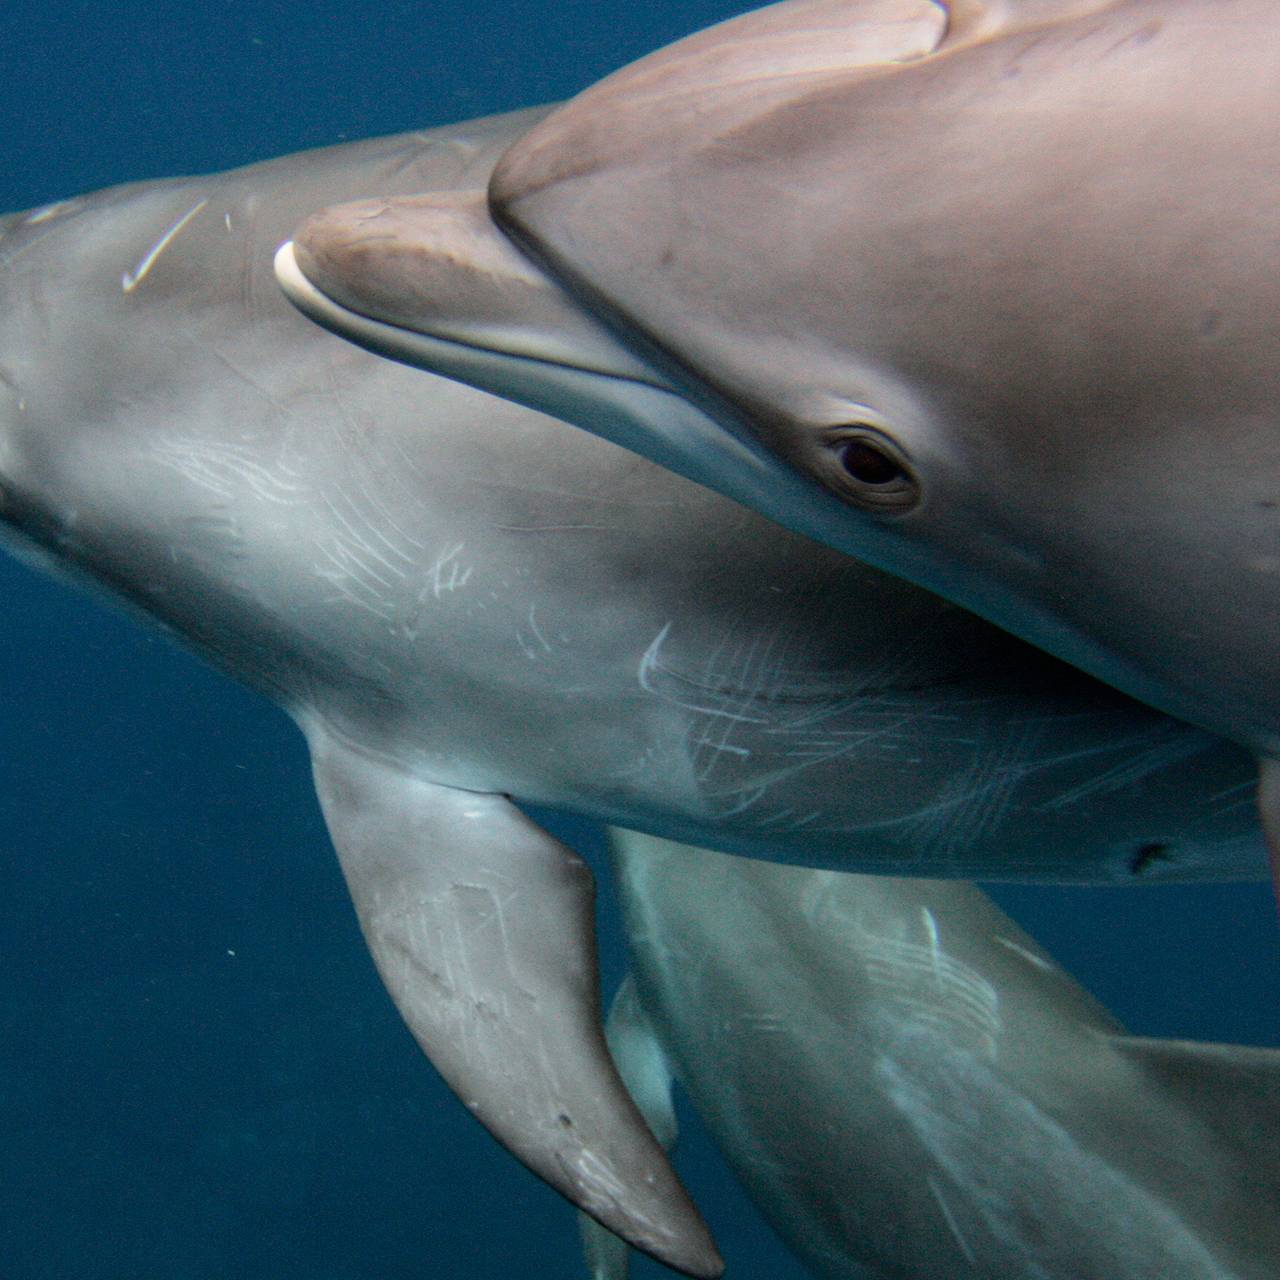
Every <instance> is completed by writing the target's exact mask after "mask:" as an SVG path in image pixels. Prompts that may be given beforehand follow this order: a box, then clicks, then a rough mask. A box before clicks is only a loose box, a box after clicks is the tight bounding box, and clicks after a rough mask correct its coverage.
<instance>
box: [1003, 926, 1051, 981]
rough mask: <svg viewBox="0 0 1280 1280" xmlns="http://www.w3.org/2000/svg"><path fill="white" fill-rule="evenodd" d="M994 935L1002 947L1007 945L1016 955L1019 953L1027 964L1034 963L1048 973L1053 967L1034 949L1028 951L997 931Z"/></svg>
mask: <svg viewBox="0 0 1280 1280" xmlns="http://www.w3.org/2000/svg"><path fill="white" fill-rule="evenodd" d="M994 936H995V940H996V941H997V942H998V943H999V944H1000V945H1001V946H1002V947H1007V948H1008V949H1009V950H1010V951H1012V952H1014V953H1015V954H1016V955H1020V956H1021V957H1022V958H1023V959H1024V960H1025V961H1027V963H1028V964H1033V965H1035V967H1036V968H1037V969H1039V970H1041V971H1042V972H1044V973H1048V972H1050V971H1051V970H1052V969H1053V965H1052V964H1051V963H1050V962H1049V961H1048V960H1046V959H1045V958H1044V956H1038V955H1036V953H1035V952H1034V951H1028V950H1027V948H1026V947H1024V946H1022V945H1021V944H1020V943H1017V942H1014V940H1013V939H1012V938H1006V937H1005V936H1004V935H1003V934H999V933H997V934H995V935H994Z"/></svg>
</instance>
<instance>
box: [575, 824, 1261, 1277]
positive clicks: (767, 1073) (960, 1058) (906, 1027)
mask: <svg viewBox="0 0 1280 1280" xmlns="http://www.w3.org/2000/svg"><path fill="white" fill-rule="evenodd" d="M615 852H616V860H615V868H616V870H617V873H618V874H617V881H618V885H619V891H620V894H621V897H622V902H623V907H624V910H625V913H626V919H627V933H628V939H629V946H630V952H631V970H632V971H631V977H630V978H629V979H628V981H627V982H626V983H624V985H623V987H622V988H621V990H620V992H619V995H618V997H617V999H615V1001H614V1005H613V1010H612V1012H611V1014H610V1018H609V1043H610V1047H611V1049H612V1050H613V1053H614V1056H615V1058H616V1059H617V1060H618V1062H619V1065H620V1067H621V1068H622V1072H623V1077H624V1079H625V1080H626V1081H627V1083H628V1086H629V1087H630V1088H631V1090H632V1092H633V1095H634V1096H635V1098H636V1100H637V1102H639V1103H640V1105H641V1107H642V1109H643V1110H644V1112H645V1114H646V1115H647V1116H648V1117H649V1120H650V1123H651V1125H652V1126H653V1129H654V1132H655V1133H658V1134H660V1135H662V1137H663V1139H664V1141H666V1142H667V1143H668V1144H670V1143H671V1142H673V1141H674V1138H675V1114H674V1110H673V1107H672V1103H671V1080H672V1077H673V1076H674V1077H675V1078H676V1079H678V1080H679V1081H680V1083H681V1084H682V1085H683V1086H684V1088H685V1090H686V1091H687V1092H688V1094H689V1096H690V1098H691V1100H692V1101H693V1104H694V1107H695V1109H696V1110H697V1112H698V1114H699V1116H700V1117H701V1118H702V1120H703V1122H704V1123H705V1124H706V1125H707V1126H708V1128H709V1129H710V1131H711V1134H712V1136H713V1137H714V1139H715V1141H716V1144H717V1145H718V1146H719V1148H720V1150H721V1151H722V1152H723V1154H724V1155H725V1157H726V1159H727V1160H728V1162H729V1164H730V1166H731V1167H732V1168H733V1170H734V1172H735V1173H736V1174H737V1175H738V1177H739V1179H740V1180H741V1181H742V1182H743V1184H744V1185H745V1186H746V1188H747V1190H748V1192H749V1193H750V1195H751V1198H752V1200H753V1201H754V1203H755V1204H756V1205H757V1207H759V1208H760V1209H761V1210H762V1211H763V1212H764V1214H765V1215H766V1217H768V1219H769V1220H770V1222H771V1223H772V1224H773V1226H774V1228H775V1229H776V1230H777V1232H778V1233H779V1234H780V1235H781V1236H782V1238H783V1239H784V1240H785V1241H786V1242H787V1243H788V1244H789V1245H790V1246H791V1248H792V1249H793V1250H794V1251H795V1252H796V1254H797V1255H798V1256H799V1257H800V1258H801V1259H802V1260H803V1261H804V1263H805V1265H806V1266H807V1268H808V1269H809V1271H811V1272H812V1273H813V1274H814V1275H816V1276H822V1277H829V1278H830V1280H848V1278H849V1277H858V1280H939V1278H940V1277H946V1280H1011V1278H1012V1277H1031V1276H1035V1277H1037V1278H1038V1280H1081V1277H1085V1276H1090V1277H1106V1280H1152V1277H1156V1276H1158V1277H1160V1280H1273V1277H1274V1276H1275V1274H1276V1259H1277V1257H1280V1216H1277V1214H1276V1212H1275V1209H1276V1205H1277V1204H1280V1151H1278V1150H1277V1147H1276V1143H1275V1141H1274V1123H1275V1116H1276V1113H1277V1110H1278V1109H1280V1051H1277V1050H1275V1049H1260V1048H1249V1047H1241V1046H1235V1045H1220V1044H1195V1043H1189V1042H1185V1041H1165V1040H1151V1039H1144V1038H1141V1037H1136V1036H1130V1035H1126V1034H1125V1033H1124V1031H1123V1030H1122V1029H1121V1027H1120V1026H1119V1025H1118V1024H1117V1023H1116V1021H1115V1019H1114V1018H1112V1017H1111V1016H1110V1015H1109V1014H1108V1013H1107V1011H1106V1010H1105V1009H1103V1008H1102V1007H1101V1006H1100V1005H1099V1004H1098V1003H1097V1002H1096V1001H1095V1000H1093V999H1092V998H1091V997H1090V996H1089V995H1088V994H1087V993H1086V992H1084V991H1083V990H1082V989H1081V988H1080V987H1079V986H1078V985H1077V984H1076V983H1075V982H1074V981H1072V979H1071V978H1070V976H1069V975H1068V974H1066V973H1065V972H1064V971H1063V970H1062V969H1061V968H1060V967H1059V966H1058V965H1056V964H1055V963H1054V962H1053V960H1052V959H1051V958H1050V957H1049V956H1047V955H1046V954H1045V953H1044V951H1043V950H1042V949H1041V948H1040V947H1038V946H1037V945H1036V943H1035V942H1034V941H1033V940H1032V939H1031V938H1029V937H1028V936H1027V935H1026V934H1025V933H1023V932H1022V930H1020V929H1019V928H1018V927H1017V926H1016V925H1015V924H1014V923H1013V922H1012V921H1011V920H1009V919H1008V917H1007V916H1005V915H1004V914H1003V913H1002V912H1000V911H999V909H998V908H997V907H996V906H995V905H994V904H993V903H992V902H991V901H990V899H989V898H987V897H986V895H985V894H983V893H982V892H980V891H979V890H978V889H977V888H976V887H975V886H973V885H970V884H964V883H961V882H956V881H929V880H919V879H914V880H904V879H894V878H891V877H886V876H874V877H872V876H857V875H842V874H840V873H838V872H832V871H810V870H806V869H804V868H799V867H782V866H772V865H769V864H767V863H763V862H757V861H753V860H749V859H743V858H732V857H726V856H724V855H721V854H709V853H706V852H705V851H702V850H695V849H690V848H687V847H684V846H681V845H676V844H673V843H671V842H669V841H664V840H656V839H654V838H653V837H650V836H638V835H635V834H634V833H627V832H619V833H615ZM584 1232H585V1235H586V1238H587V1248H588V1253H589V1256H590V1257H591V1258H592V1260H593V1266H592V1274H593V1275H594V1276H595V1277H596V1278H597V1280H621V1277H622V1276H623V1275H624V1274H625V1248H623V1249H622V1250H621V1252H620V1251H619V1249H618V1247H617V1245H616V1242H615V1241H614V1239H613V1238H612V1237H609V1236H608V1233H607V1232H604V1231H603V1230H602V1229H601V1228H599V1227H598V1226H596V1225H595V1224H594V1223H591V1222H586V1223H584ZM729 1263H730V1268H732V1265H733V1259H732V1258H730V1259H729Z"/></svg>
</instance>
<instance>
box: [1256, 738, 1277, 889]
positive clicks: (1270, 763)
mask: <svg viewBox="0 0 1280 1280" xmlns="http://www.w3.org/2000/svg"><path fill="white" fill-rule="evenodd" d="M1258 817H1259V818H1260V819H1261V820H1262V834H1263V835H1264V836H1265V837H1266V841H1267V852H1268V853H1269V854H1270V855H1271V886H1272V888H1273V889H1274V890H1275V895H1276V906H1277V908H1278V909H1280V760H1273V759H1271V758H1270V757H1268V756H1261V757H1260V758H1259V760H1258Z"/></svg>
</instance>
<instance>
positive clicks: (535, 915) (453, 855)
mask: <svg viewBox="0 0 1280 1280" xmlns="http://www.w3.org/2000/svg"><path fill="white" fill-rule="evenodd" d="M310 739H311V753H312V765H313V768H314V771H315V778H316V789H317V791H318V792H319V796H320V803H321V806H322V807H323V810H324V815H325V819H326V821H327V823H328V826H329V832H330V834H331V836H332V838H333V843H334V845H335V847H336V848H337V851H338V857H339V859H340V861H341V863H342V870H343V874H344V875H345V877H346V880H347V885H348V887H349V889H350V890H351V896H352V898H353V900H354V902H355V907H356V913H357V915H358V916H359V919H360V927H361V929H362V930H363V931H364V936H365V940H366V942H367V943H368V945H369V949H370V951H371V952H372V953H373V958H374V963H375V964H376V965H377V967H378V972H379V973H380V974H381V976H382V980H383V982H384V983H385V984H386V987H387V990H388V992H390V994H391V998H392V1000H394V1001H395V1004H396V1007H397V1009H399V1011H400V1014H401V1016H402V1017H403V1018H404V1020H405V1022H406V1023H408V1025H409V1029H410V1030H411V1031H412V1032H413V1034H414V1037H415V1038H416V1039H417V1041H418V1043H419V1044H420V1045H421V1047H422V1049H423V1050H424V1052H425V1053H426V1054H427V1056H428V1057H429V1058H430V1059H431V1061H432V1063H433V1064H434V1065H435V1067H436V1068H437V1069H438V1070H439V1072H440V1074H441V1075H442V1076H443V1077H444V1078H445V1081H446V1082H447V1083H448V1084H449V1086H450V1087H451V1088H452V1089H453V1090H454V1092H455V1093H457V1094H458V1096H459V1097H460V1098H461V1099H462V1100H463V1102H464V1103H465V1104H466V1106H467V1107H468V1109H469V1110H470V1111H472V1112H473V1114H474V1115H475V1116H476V1118H477V1119H479V1120H480V1122H481V1123H482V1124H483V1125H485V1127H486V1128H487V1129H488V1130H489V1131H490V1132H491V1133H492V1134H493V1135H494V1137H496V1138H497V1139H498V1141H499V1142H500V1143H501V1144H502V1145H503V1146H504V1147H506V1149H507V1150H508V1151H510V1152H511V1153H512V1154H513V1155H514V1156H516V1157H517V1158H518V1159H520V1160H521V1161H523V1162H524V1164H525V1165H527V1166H528V1167H529V1168H530V1169H531V1170H533V1172H534V1173H536V1174H538V1175H539V1176H540V1177H541V1178H543V1179H544V1180H545V1181H547V1182H549V1183H550V1184H551V1185H552V1186H553V1187H555V1189H556V1190H557V1191H559V1192H560V1193H561V1194H562V1195H564V1196H565V1197H566V1198H567V1199H569V1200H570V1201H572V1202H573V1203H574V1204H575V1205H577V1206H578V1207H579V1208H580V1209H582V1210H584V1211H585V1212H587V1213H589V1214H591V1215H592V1216H593V1217H595V1218H597V1219H598V1220H599V1221H600V1222H602V1223H603V1224H604V1225H605V1226H607V1227H608V1228H609V1229H610V1230H611V1231H614V1232H616V1233H617V1234H618V1235H619V1236H621V1237H622V1238H623V1239H625V1240H627V1241H628V1242H629V1243H630V1244H632V1245H634V1246H635V1247H636V1248H638V1249H641V1250H643V1251H644V1252H646V1253H649V1254H652V1255H653V1256H654V1257H655V1258H657V1259H659V1260H660V1261H662V1262H664V1263H666V1264H667V1265H668V1266H671V1267H674V1268H676V1269H677V1270H680V1271H685V1272H687V1273H689V1274H690V1275H693V1276H706V1277H712V1276H717V1275H719V1274H720V1272H721V1271H722V1270H723V1264H722V1263H721V1261H720V1257H719V1255H718V1254H717V1252H716V1249H715V1245H714V1243H713V1242H712V1240H711V1237H710V1234H709V1233H708V1231H707V1228H706V1226H705V1225H704V1223H703V1222H702V1219H701V1217H699V1215H698V1212H697V1210H696V1209H695V1208H694V1206H693V1204H692V1202H691V1201H690V1199H689V1197H688V1194H687V1193H686V1192H685V1190H684V1188H683V1187H682V1186H681V1185H680V1182H679V1180H678V1179H677V1178H676V1176H675V1174H674V1172H673V1171H672V1169H671V1167H670V1165H669V1164H668V1163H667V1160H666V1157H665V1155H664V1154H663V1152H662V1149H661V1147H660V1146H659V1145H658V1143H657V1142H656V1141H655V1140H654V1137H653V1135H652V1134H651V1133H650V1132H649V1130H648V1129H647V1128H646V1127H645V1124H644V1121H643V1119H642V1118H641V1115H640V1112H639V1111H638V1109H637V1108H636V1106H635V1104H634V1103H633V1102H632V1101H631V1098H630V1096H629V1095H628V1094H627V1091H626V1088H625V1087H624V1086H623V1084H622V1081H621V1079H620V1078H619V1076H618V1073H617V1070H616V1068H615V1067H614V1065H613V1061H612V1059H611V1058H610V1057H609V1052H608V1049H607V1048H606V1046H605V1041H604V1034H603V1030H602V1028H601V1025H600V1016H599V1009H598V978H597V973H596V956H595V938H594V929H593V915H592V907H593V896H594V882H593V880H592V877H591V872H590V871H589V870H588V868H587V866H586V864H585V863H583V862H582V860H581V859H580V858H578V857H577V855H576V854H574V853H573V852H572V851H571V850H570V849H568V848H567V847H566V846H564V845H563V844H561V843H560V842H559V841H558V840H555V839H554V838H553V837H551V836H550V835H548V834H547V833H546V832H545V831H543V830H542V829H541V828H539V827H538V826H536V825H535V824H534V823H533V822H531V821H530V820H529V819H528V818H526V817H525V816H524V815H523V814H522V813H521V812H520V811H519V810H518V809H517V808H516V807H515V806H514V805H513V804H512V803H511V802H510V801H509V800H507V799H506V798H505V797H502V796H498V795H485V794H479V793H472V792H464V791H458V790H455V789H452V788H448V787H441V786H437V785H435V784H433V783H429V782H424V781H422V780H420V779H418V778H415V777H412V776H410V775H408V774H405V773H404V772H402V771H400V770H399V769H396V768H393V767H391V766H390V765H387V764H383V763H380V762H378V761H375V760H371V759H369V758H367V757H366V756H364V755H362V754H360V753H358V752H357V751H354V750H353V749H351V748H350V747H348V746H347V745H345V744H344V743H341V742H339V741H337V740H335V739H334V738H333V737H331V736H330V735H328V734H327V733H324V732H314V731H313V732H312V733H311V734H310Z"/></svg>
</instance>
